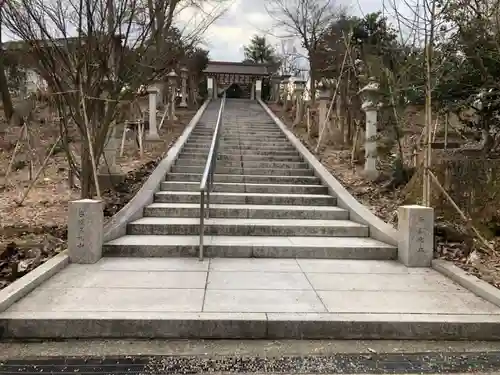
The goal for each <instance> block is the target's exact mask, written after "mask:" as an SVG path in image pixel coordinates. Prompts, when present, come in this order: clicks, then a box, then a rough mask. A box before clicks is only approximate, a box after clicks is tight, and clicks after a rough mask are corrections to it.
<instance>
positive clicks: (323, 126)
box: [318, 86, 330, 136]
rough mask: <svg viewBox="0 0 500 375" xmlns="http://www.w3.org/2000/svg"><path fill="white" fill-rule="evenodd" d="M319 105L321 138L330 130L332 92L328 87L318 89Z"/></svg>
mask: <svg viewBox="0 0 500 375" xmlns="http://www.w3.org/2000/svg"><path fill="white" fill-rule="evenodd" d="M318 94H319V105H318V123H319V133H320V136H321V134H323V132H326V131H327V129H328V119H327V118H326V115H327V114H328V104H329V102H330V90H329V89H327V88H326V87H323V86H320V87H318Z"/></svg>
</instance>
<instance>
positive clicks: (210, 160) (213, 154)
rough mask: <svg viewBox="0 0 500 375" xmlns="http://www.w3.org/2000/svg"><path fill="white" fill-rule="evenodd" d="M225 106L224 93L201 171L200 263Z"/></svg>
mask: <svg viewBox="0 0 500 375" xmlns="http://www.w3.org/2000/svg"><path fill="white" fill-rule="evenodd" d="M225 104H226V93H225V92H224V95H223V96H222V99H221V103H220V108H219V114H218V115H217V123H216V124H215V130H214V135H213V136H212V143H211V144H210V150H209V151H208V157H207V163H206V164H205V169H204V170H203V175H202V177H201V182H200V249H199V254H198V255H199V260H200V261H201V260H203V240H204V238H203V236H204V234H205V233H204V232H205V214H206V218H207V219H208V218H209V217H210V193H211V192H212V190H213V185H214V174H215V165H216V163H217V150H218V148H219V138H220V133H221V128H222V115H223V112H224V106H225ZM205 195H206V200H205ZM205 202H206V209H205Z"/></svg>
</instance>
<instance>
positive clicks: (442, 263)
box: [432, 259, 500, 307]
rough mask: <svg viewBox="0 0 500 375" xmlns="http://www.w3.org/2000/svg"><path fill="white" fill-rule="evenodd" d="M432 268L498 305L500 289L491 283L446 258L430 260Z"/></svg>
mask: <svg viewBox="0 0 500 375" xmlns="http://www.w3.org/2000/svg"><path fill="white" fill-rule="evenodd" d="M432 268H433V269H434V270H435V271H437V272H439V273H440V274H442V275H444V276H446V277H448V278H450V279H451V280H453V281H454V282H456V283H457V284H458V285H460V286H462V287H463V288H465V289H467V290H469V291H470V292H472V293H474V294H475V295H477V296H479V297H481V298H483V299H485V300H486V301H488V302H490V303H492V304H494V305H496V306H499V307H500V290H499V289H497V288H495V287H494V286H493V285H490V284H488V283H487V282H486V281H483V280H481V279H479V278H477V277H476V276H473V275H470V274H468V273H467V272H466V271H464V270H463V269H461V268H459V267H457V266H455V265H454V264H453V263H452V262H449V261H447V260H442V259H434V260H433V261H432Z"/></svg>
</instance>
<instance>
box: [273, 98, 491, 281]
mask: <svg viewBox="0 0 500 375" xmlns="http://www.w3.org/2000/svg"><path fill="white" fill-rule="evenodd" d="M269 107H270V108H271V109H272V110H273V111H274V113H275V114H276V115H277V116H278V117H279V118H280V119H281V120H282V121H283V122H284V123H285V124H286V125H287V126H288V128H289V130H291V131H292V132H293V133H294V134H295V136H296V137H297V138H299V139H300V140H301V141H302V143H303V144H304V145H305V146H306V147H307V148H308V149H309V151H311V153H313V154H315V156H316V157H317V158H318V160H319V161H321V163H322V164H323V165H324V166H325V167H326V168H327V169H328V170H329V171H330V173H332V175H333V176H335V178H337V179H338V180H339V181H340V182H341V183H342V185H343V186H344V187H345V188H346V189H347V190H348V191H349V192H350V193H351V194H352V195H353V196H354V197H355V198H356V199H358V200H359V201H360V202H361V203H362V204H364V205H365V206H366V207H368V208H369V209H370V210H371V211H372V212H373V213H374V214H375V215H376V216H378V217H379V218H381V219H382V220H384V221H385V222H387V223H390V224H393V225H394V226H397V208H398V206H400V205H402V204H403V203H404V202H405V199H406V196H405V195H404V193H403V192H404V187H399V188H396V189H388V188H386V186H385V185H384V183H383V182H376V181H375V182H374V181H368V180H366V179H364V178H363V176H362V166H360V165H352V164H351V150H338V149H336V147H335V145H331V144H329V145H326V146H323V147H322V149H320V150H319V152H318V153H315V152H314V149H315V147H316V140H313V141H311V140H310V139H309V137H308V135H307V133H306V130H305V128H304V126H302V127H300V126H299V127H295V128H293V127H292V121H291V119H290V117H289V114H283V111H282V110H281V107H280V106H277V105H273V104H271V105H269ZM413 132H414V133H415V132H416V130H414V129H413ZM407 133H408V136H407V137H406V138H404V139H403V141H402V144H403V148H405V149H406V148H408V149H409V148H410V147H411V145H412V144H413V143H414V141H412V137H413V138H414V135H412V134H411V133H412V132H411V131H408V132H407ZM337 148H338V147H337ZM383 167H384V166H383ZM385 167H387V166H385ZM383 172H384V171H383ZM385 172H387V171H385ZM491 246H492V247H494V248H496V251H493V252H491V251H485V249H484V247H483V246H481V245H480V244H479V243H478V241H476V240H475V239H474V237H473V236H472V235H471V232H470V230H468V229H467V227H466V225H465V223H463V222H449V221H445V220H444V218H442V217H436V224H435V250H434V254H435V257H436V258H441V259H446V260H449V261H452V262H454V263H455V264H456V265H457V266H459V267H460V268H462V269H464V270H466V271H467V272H469V273H470V274H472V275H474V276H476V277H478V278H481V279H483V280H484V281H486V282H488V283H490V284H491V285H493V286H495V287H497V288H499V287H500V240H499V239H498V238H497V239H495V240H494V241H492V242H491Z"/></svg>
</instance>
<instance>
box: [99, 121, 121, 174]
mask: <svg viewBox="0 0 500 375" xmlns="http://www.w3.org/2000/svg"><path fill="white" fill-rule="evenodd" d="M111 126H112V127H111V129H110V130H109V133H108V138H107V140H106V143H105V144H104V149H103V161H102V164H101V167H100V168H99V174H101V175H121V174H122V173H121V170H120V168H119V167H118V165H116V152H117V145H118V144H117V140H116V128H115V126H113V124H111Z"/></svg>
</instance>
